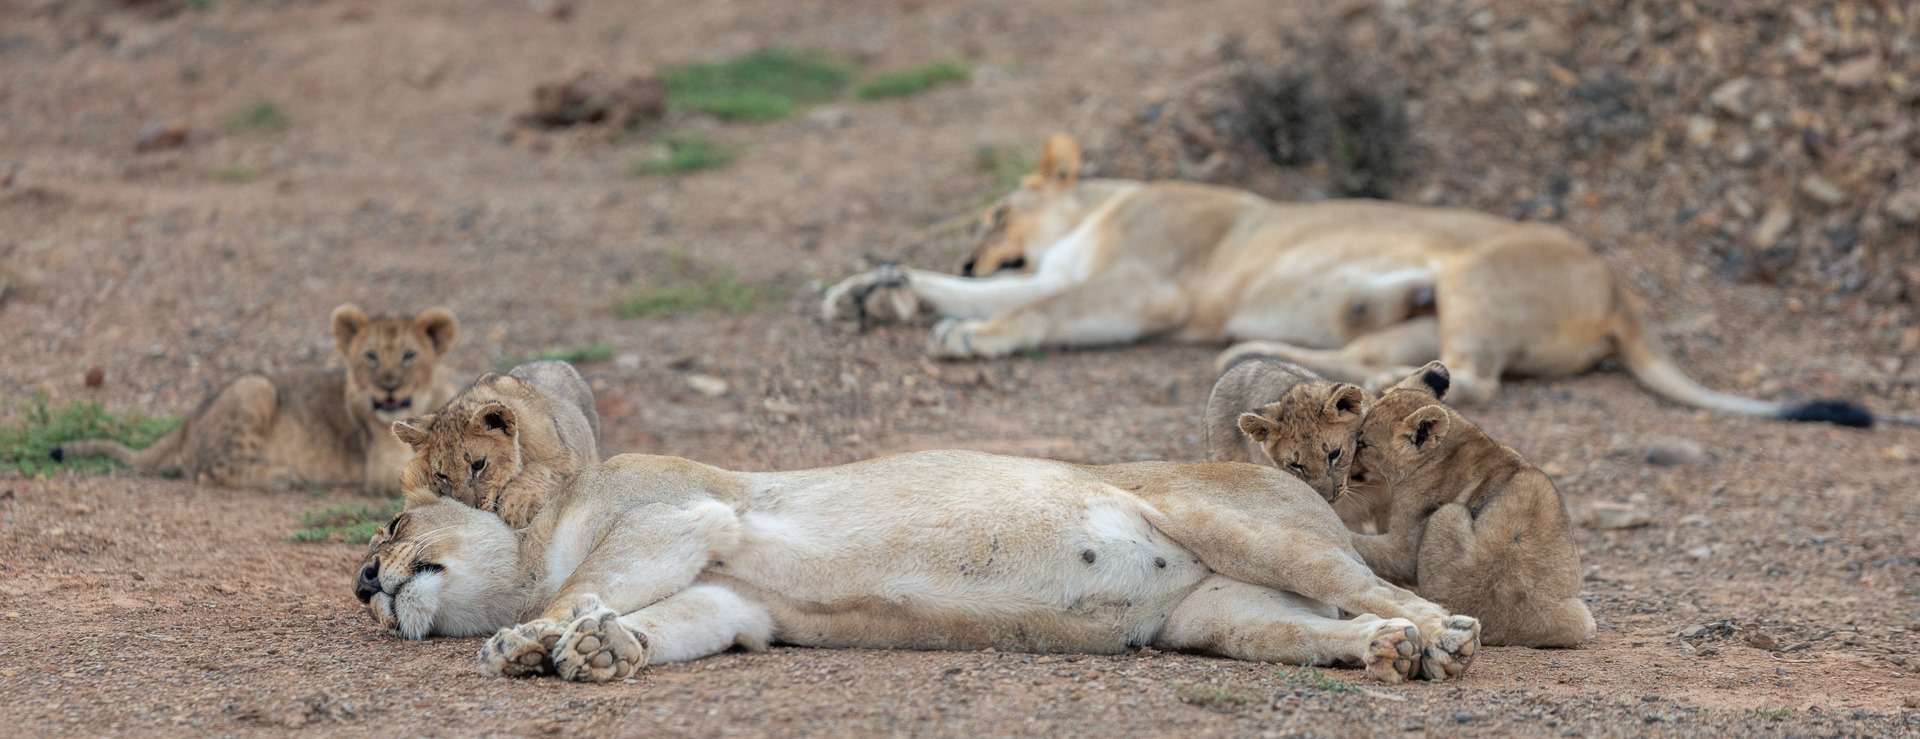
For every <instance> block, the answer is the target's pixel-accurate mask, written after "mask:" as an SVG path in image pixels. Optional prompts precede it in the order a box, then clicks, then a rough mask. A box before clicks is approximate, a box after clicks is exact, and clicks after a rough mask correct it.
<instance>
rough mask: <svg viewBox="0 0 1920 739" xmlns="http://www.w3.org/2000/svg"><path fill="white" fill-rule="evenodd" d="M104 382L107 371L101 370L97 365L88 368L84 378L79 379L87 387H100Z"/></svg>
mask: <svg viewBox="0 0 1920 739" xmlns="http://www.w3.org/2000/svg"><path fill="white" fill-rule="evenodd" d="M106 381H107V371H106V370H104V369H101V368H100V366H99V365H94V366H92V367H88V368H87V374H86V376H85V377H82V378H81V382H84V383H86V385H87V387H100V386H101V385H103V384H105V383H106Z"/></svg>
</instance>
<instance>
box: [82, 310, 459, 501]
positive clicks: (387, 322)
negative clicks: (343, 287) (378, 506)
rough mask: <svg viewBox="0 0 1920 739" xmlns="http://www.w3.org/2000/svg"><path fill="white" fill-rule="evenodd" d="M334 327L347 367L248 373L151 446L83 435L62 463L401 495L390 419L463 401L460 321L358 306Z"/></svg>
mask: <svg viewBox="0 0 1920 739" xmlns="http://www.w3.org/2000/svg"><path fill="white" fill-rule="evenodd" d="M332 324H333V343H334V348H336V349H338V350H340V354H341V356H343V357H345V358H346V364H347V366H346V370H345V371H344V372H342V371H339V370H334V371H330V372H314V373H309V374H300V375H282V376H275V377H268V376H265V375H248V376H245V377H241V378H239V379H237V380H234V381H233V382H231V383H229V384H228V385H227V386H226V387H224V388H221V389H220V391H219V392H217V393H215V394H214V395H213V396H212V397H210V398H208V399H207V400H206V401H204V402H202V403H201V404H200V407H199V408H198V409H195V410H194V411H193V413H191V414H188V415H187V417H186V420H184V421H182V422H181V423H180V426H179V427H177V428H175V429H174V430H172V431H170V432H168V433H167V434H166V435H165V436H162V437H160V438H159V439H158V440H156V441H154V443H153V444H152V445H151V446H149V447H147V448H145V449H142V450H139V451H135V450H133V449H129V448H127V447H126V446H124V445H122V444H120V443H119V442H114V441H106V440H96V441H76V442H72V443H69V444H64V445H62V446H58V447H54V449H53V458H54V459H55V460H60V459H65V458H66V457H68V456H76V457H82V456H89V455H102V456H108V457H113V458H114V459H117V460H120V462H121V463H122V464H125V465H127V466H129V467H132V468H133V469H134V470H135V471H136V472H139V473H141V474H155V473H160V472H168V471H173V470H178V471H180V472H182V473H184V474H185V475H186V477H187V479H190V480H193V481H195V482H199V483H202V484H207V485H226V486H231V487H267V488H286V487H291V486H295V485H302V484H308V483H317V484H327V485H348V484H361V485H365V486H366V487H367V488H368V489H369V490H374V491H378V492H386V493H392V492H398V491H399V490H400V472H399V468H400V465H402V464H405V463H406V461H407V459H408V458H409V457H411V456H412V452H410V451H408V450H407V447H406V445H404V444H401V443H400V442H399V441H397V440H395V439H394V438H393V434H392V433H391V432H389V431H388V430H387V426H388V424H391V423H393V422H394V421H397V420H400V419H402V418H406V417H408V416H411V415H414V414H415V413H419V412H423V411H428V410H432V409H434V408H438V407H440V404H442V403H445V402H446V401H447V399H448V398H451V397H453V383H451V382H449V381H448V380H447V377H446V374H445V373H444V372H443V371H442V370H441V368H440V359H441V358H442V357H445V356H446V354H447V351H448V350H449V349H451V348H453V340H454V337H455V336H457V335H458V334H459V331H460V324H459V322H458V321H456V320H455V319H454V317H453V313H452V312H451V311H448V310H447V309H445V308H428V309H427V310H424V311H421V313H420V315H417V316H414V317H413V318H411V319H409V318H404V317H399V316H382V317H379V318H371V319H370V318H368V317H367V314H366V313H364V312H362V311H361V310H360V308H359V306H355V305H352V304H348V305H342V306H340V307H338V308H335V309H334V310H333V317H332Z"/></svg>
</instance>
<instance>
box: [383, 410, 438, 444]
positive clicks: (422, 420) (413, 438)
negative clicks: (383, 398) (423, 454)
mask: <svg viewBox="0 0 1920 739" xmlns="http://www.w3.org/2000/svg"><path fill="white" fill-rule="evenodd" d="M432 422H433V416H421V417H419V418H409V419H407V420H405V421H394V422H393V438H396V439H399V440H400V441H401V443H404V444H406V445H407V446H410V447H413V450H414V451H416V452H417V451H420V448H421V447H424V446H426V445H427V429H426V427H427V425H428V424H430V423H432Z"/></svg>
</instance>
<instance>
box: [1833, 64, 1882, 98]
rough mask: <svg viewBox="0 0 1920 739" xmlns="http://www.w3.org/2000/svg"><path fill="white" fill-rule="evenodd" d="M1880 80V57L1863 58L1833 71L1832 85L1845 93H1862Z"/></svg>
mask: <svg viewBox="0 0 1920 739" xmlns="http://www.w3.org/2000/svg"><path fill="white" fill-rule="evenodd" d="M1879 78H1880V57H1877V56H1872V55H1868V56H1863V57H1860V58H1859V59H1855V60H1853V61H1850V62H1847V63H1846V64H1842V65H1840V66H1839V67H1838V68H1836V69H1834V70H1833V84H1834V86H1836V87H1839V88H1840V89H1842V90H1846V91H1847V92H1864V91H1866V90H1867V89H1868V88H1870V87H1872V86H1873V83H1874V80H1877V79H1879Z"/></svg>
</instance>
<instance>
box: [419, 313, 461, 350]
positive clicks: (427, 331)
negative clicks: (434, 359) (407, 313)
mask: <svg viewBox="0 0 1920 739" xmlns="http://www.w3.org/2000/svg"><path fill="white" fill-rule="evenodd" d="M413 330H415V331H418V332H420V335H421V336H425V337H427V342H428V343H430V344H433V353H434V354H439V355H444V354H446V353H447V350H448V349H452V348H453V339H454V337H456V336H459V335H460V320H459V319H457V318H454V317H453V311H450V310H447V309H445V308H442V307H440V306H437V305H436V306H434V307H432V308H428V309H426V310H423V311H420V315H418V316H414V318H413Z"/></svg>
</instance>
